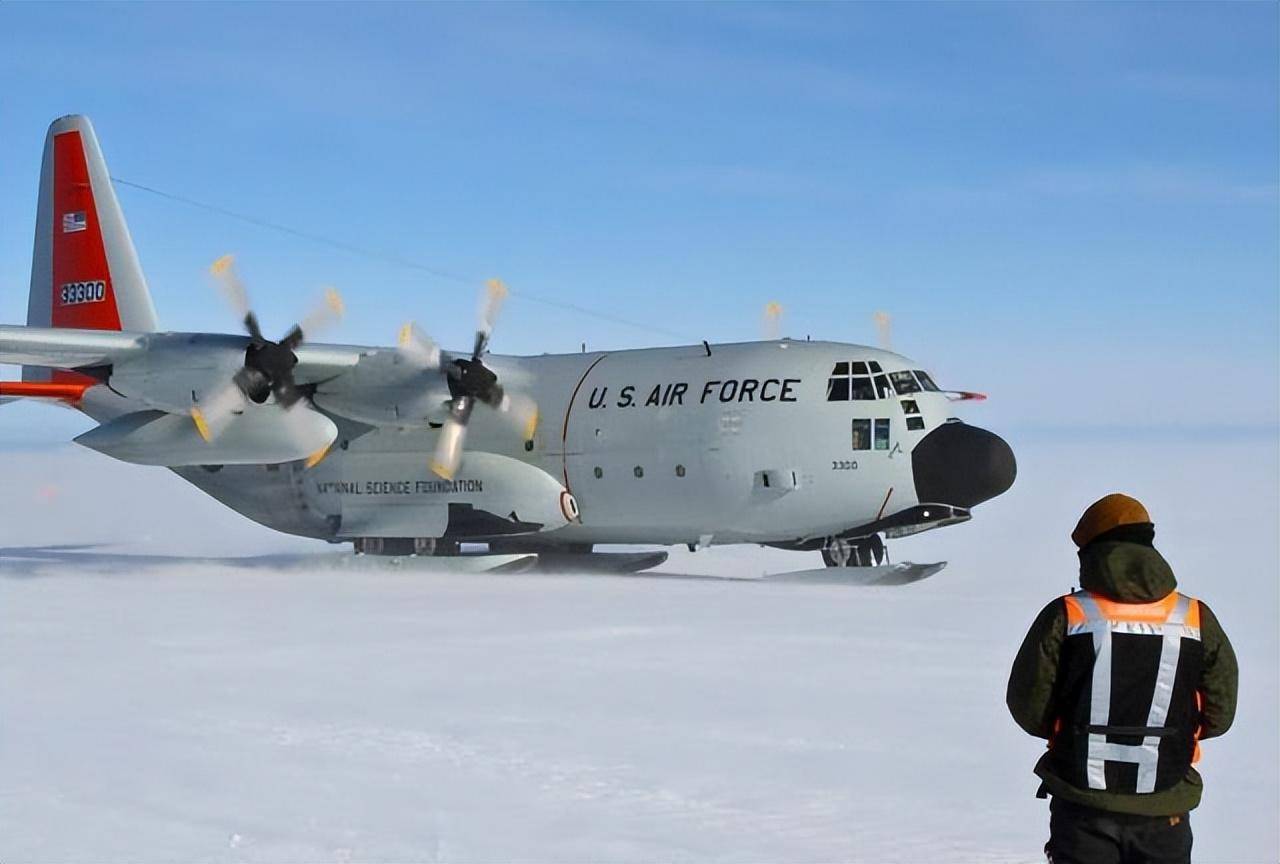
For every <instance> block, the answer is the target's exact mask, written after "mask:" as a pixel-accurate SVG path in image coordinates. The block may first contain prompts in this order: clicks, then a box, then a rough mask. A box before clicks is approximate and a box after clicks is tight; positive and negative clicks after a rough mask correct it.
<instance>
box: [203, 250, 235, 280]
mask: <svg viewBox="0 0 1280 864" xmlns="http://www.w3.org/2000/svg"><path fill="white" fill-rule="evenodd" d="M234 261H235V256H234V255H223V256H222V257H221V258H219V259H218V260H217V261H214V262H213V263H212V264H211V265H209V272H211V273H212V274H213V275H214V276H221V275H222V274H223V273H226V272H227V271H228V270H230V269H231V265H232V263H233V262H234Z"/></svg>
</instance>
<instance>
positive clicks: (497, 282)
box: [484, 279, 507, 300]
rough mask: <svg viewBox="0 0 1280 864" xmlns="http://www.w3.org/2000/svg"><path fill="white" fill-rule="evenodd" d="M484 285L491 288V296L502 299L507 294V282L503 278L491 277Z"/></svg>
mask: <svg viewBox="0 0 1280 864" xmlns="http://www.w3.org/2000/svg"><path fill="white" fill-rule="evenodd" d="M484 285H485V287H486V288H488V289H489V296H490V297H492V298H494V299H495V300H501V299H502V298H503V297H506V296H507V286H506V283H504V282H503V281H502V280H501V279H490V280H489V281H488V282H486V283H484Z"/></svg>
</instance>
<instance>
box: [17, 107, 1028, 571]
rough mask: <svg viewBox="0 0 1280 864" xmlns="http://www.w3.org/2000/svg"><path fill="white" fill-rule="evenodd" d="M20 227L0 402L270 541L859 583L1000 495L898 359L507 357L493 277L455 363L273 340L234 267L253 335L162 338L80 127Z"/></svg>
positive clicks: (977, 437) (1004, 480) (226, 268)
mask: <svg viewBox="0 0 1280 864" xmlns="http://www.w3.org/2000/svg"><path fill="white" fill-rule="evenodd" d="M38 208H39V209H38V216H37V219H36V233H35V248H34V253H33V261H32V270H31V293H30V299H29V308H28V315H27V326H25V327H20V326H0V363H9V364H21V365H22V366H23V371H22V380H21V381H20V382H19V381H9V382H0V398H4V399H5V400H6V401H7V400H8V399H12V398H31V399H48V400H57V401H61V402H63V403H66V404H69V405H71V406H73V407H75V408H76V409H78V410H80V411H82V412H83V413H84V414H86V415H88V416H89V417H91V418H92V419H93V420H95V421H97V422H98V424H99V425H98V426H97V427H96V428H94V429H92V430H91V431H89V432H86V433H84V434H83V435H80V436H79V437H78V438H76V439H75V440H76V442H77V443H79V444H82V445H84V446H85V447H89V448H91V449H93V450H97V451H99V452H101V453H104V454H106V455H108V456H111V457H114V458H116V459H120V460H124V461H126V462H132V463H137V464H141V465H160V466H164V467H167V468H170V469H172V470H173V471H175V472H176V473H177V474H178V475H180V476H181V477H183V478H184V479H186V480H187V481H189V482H190V483H192V484H193V485H195V486H196V487H198V488H200V489H202V490H203V491H205V492H207V493H208V494H210V495H212V496H213V497H214V498H216V499H218V500H219V501H221V502H222V503H224V504H226V505H227V506H229V507H231V508H233V509H234V510H236V511H237V512H239V513H241V514H243V515H244V516H247V517H248V518H250V519H253V520H255V521H257V522H259V523H261V524H263V525H266V526H268V527H271V528H274V529H276V530H278V531H283V532H286V533H289V534H297V535H302V536H305V537H314V538H320V539H324V540H328V541H330V542H334V543H344V542H350V543H353V544H354V546H355V550H356V551H357V552H366V553H374V554H387V555H401V554H415V553H416V554H426V553H430V554H437V555H450V554H459V552H460V549H461V545H462V544H463V543H466V544H468V546H469V547H470V544H487V545H488V548H489V550H490V551H491V552H493V553H538V554H541V555H550V556H561V557H560V560H571V559H565V558H564V557H563V556H586V557H587V558H592V559H594V558H596V557H597V556H598V555H599V554H600V553H598V552H596V553H595V554H593V550H594V549H595V547H597V546H600V545H607V544H656V545H676V544H688V545H689V546H690V547H691V548H698V547H702V546H706V545H709V544H728V543H754V544H763V545H768V546H775V547H780V548H783V549H793V550H810V551H811V550H821V551H822V555H823V558H824V560H825V562H826V564H827V566H828V567H848V566H864V567H865V566H873V565H883V564H885V563H886V562H887V559H886V556H885V553H884V543H883V538H885V537H900V536H905V535H909V534H914V533H917V532H920V531H925V530H928V529H931V528H938V527H942V526H946V525H952V524H955V523H958V522H963V521H965V520H967V519H969V518H970V510H971V508H973V507H974V506H975V505H977V504H979V503H981V502H983V501H986V500H988V499H990V498H992V497H994V496H996V495H999V494H1001V493H1002V492H1004V491H1005V490H1006V489H1008V488H1009V487H1010V485H1011V484H1012V483H1013V480H1014V475H1015V470H1016V469H1015V463H1014V457H1013V453H1012V451H1011V450H1010V448H1009V446H1008V445H1007V444H1006V443H1005V442H1004V441H1003V440H1001V439H1000V438H999V437H997V436H996V435H994V434H992V433H991V432H987V431H985V430H983V429H979V428H977V427H974V426H971V425H968V424H965V423H963V422H961V421H960V420H958V419H957V418H956V417H954V416H953V414H952V410H951V409H952V403H953V401H955V400H957V399H963V398H976V394H968V393H950V392H945V391H943V390H941V389H940V388H939V387H938V386H937V385H936V384H935V383H934V380H933V378H932V377H931V376H930V375H929V374H928V373H927V372H925V371H923V370H922V369H921V368H920V364H918V363H915V362H913V361H911V360H909V359H908V358H906V357H903V356H900V355H898V354H894V353H890V352H888V351H884V350H878V349H875V348H870V347H866V346H861V345H850V344H841V343H835V342H816V341H814V342H810V341H807V340H806V341H804V342H798V341H790V340H785V339H782V340H771V341H763V342H749V343H742V344H725V345H708V344H706V343H703V344H700V345H694V346H682V347H674V348H654V349H644V350H630V351H599V352H584V353H580V354H567V355H543V356H538V357H510V356H499V355H497V354H490V353H488V347H489V336H490V333H491V331H492V328H493V319H494V316H495V314H496V312H497V308H498V306H499V305H500V303H501V300H502V296H503V294H504V293H505V289H504V288H503V287H502V285H501V283H499V282H496V281H495V282H491V283H489V285H488V290H487V293H486V296H485V297H484V298H483V299H482V311H481V322H480V327H479V332H478V333H477V334H476V338H475V343H474V346H473V348H472V350H471V351H469V352H467V353H459V354H454V353H449V352H446V351H442V350H440V349H439V348H438V347H436V346H435V344H434V343H432V342H431V341H430V340H429V339H427V338H426V337H425V336H424V335H423V334H421V333H420V332H419V331H418V330H417V329H416V328H415V327H413V326H412V325H408V326H406V328H405V329H404V330H403V331H402V332H401V338H400V340H399V344H398V345H397V346H394V347H386V348H383V347H359V346H351V345H329V344H317V343H314V342H311V341H307V337H309V336H311V335H312V333H313V331H314V330H315V329H317V327H318V326H320V325H322V324H324V323H325V322H326V320H328V319H330V318H332V317H334V316H335V315H336V314H337V313H338V311H339V309H340V301H339V300H338V298H337V297H336V295H333V294H330V295H329V296H328V297H327V299H326V302H325V304H323V305H322V306H321V307H320V309H319V311H318V312H317V313H315V314H313V315H312V316H310V317H309V318H307V319H305V320H304V321H303V323H302V324H300V325H298V326H295V327H294V328H293V329H291V330H290V331H289V332H288V333H287V334H286V335H285V336H284V337H283V338H281V339H280V340H279V341H273V340H272V339H270V338H268V337H267V336H266V335H264V334H263V332H262V330H261V329H260V328H259V325H258V320H257V318H256V316H255V315H254V314H253V312H252V311H250V308H249V304H248V301H247V298H246V293H245V291H244V288H243V286H242V284H241V283H240V281H239V279H238V278H237V276H236V271H235V268H234V265H233V264H232V262H231V261H230V259H229V258H224V259H221V260H219V261H218V262H217V263H216V264H215V265H214V268H213V270H214V276H215V278H216V280H217V281H218V283H219V284H220V285H221V287H222V288H223V290H224V291H225V292H226V294H227V296H228V297H229V298H230V299H231V301H232V303H233V304H234V305H235V307H236V308H237V311H238V314H239V315H240V316H241V317H242V318H243V322H244V326H245V329H246V331H247V334H246V335H221V334H212V333H172V332H165V331H162V330H160V328H159V326H158V324H157V319H156V313H155V309H154V307H153V305H152V301H151V296H150V293H149V291H148V288H147V283H146V280H145V278H144V277H143V274H142V270H141V268H140V266H139V263H138V258H137V254H136V252H135V251H134V247H133V244H132V241H131V240H130V237H129V232H128V229H127V227H126V225H125V221H124V216H123V214H122V212H121V209H120V205H119V203H118V202H117V200H116V196H115V193H114V191H113V188H112V183H111V179H110V176H109V175H108V173H107V167H106V163H105V162H104V161H103V157H102V153H101V150H100V149H99V146H98V141H97V138H96V136H95V135H94V132H93V127H92V126H91V125H90V123H89V121H88V119H87V118H84V117H80V116H69V117H63V118H61V119H59V120H57V121H55V122H54V123H53V124H52V126H51V127H50V129H49V132H48V136H47V138H46V140H45V148H44V160H43V164H42V168H41V173H40V191H39V202H38ZM475 548H477V549H479V548H481V547H480V546H476V547H475ZM664 554H665V553H660V554H658V555H657V556H644V557H641V558H640V559H628V560H629V561H631V562H632V563H633V564H634V565H635V567H643V566H651V565H652V564H653V563H655V562H656V561H658V560H661V558H662V557H663V556H664ZM604 557H607V556H604ZM578 560H585V559H578ZM832 575H835V574H834V573H833V574H832ZM851 575H852V574H851Z"/></svg>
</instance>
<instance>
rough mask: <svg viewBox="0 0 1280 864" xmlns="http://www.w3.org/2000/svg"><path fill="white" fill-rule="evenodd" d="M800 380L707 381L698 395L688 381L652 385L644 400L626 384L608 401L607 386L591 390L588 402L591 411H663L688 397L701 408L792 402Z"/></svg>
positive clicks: (681, 403)
mask: <svg viewBox="0 0 1280 864" xmlns="http://www.w3.org/2000/svg"><path fill="white" fill-rule="evenodd" d="M800 380H801V379H799V378H765V379H763V380H761V379H759V378H741V379H738V378H730V379H729V380H727V381H707V382H704V383H703V385H702V392H701V394H698V395H694V393H690V392H689V382H688V381H672V382H670V383H666V384H654V385H653V387H652V388H651V389H649V390H648V391H647V392H648V395H647V396H645V397H644V398H643V399H642V398H641V393H642V392H644V391H640V392H637V386H636V385H635V384H627V385H626V386H625V387H622V388H621V389H619V390H618V392H617V395H616V396H615V397H614V398H613V399H612V400H610V398H609V387H608V386H607V385H606V386H604V387H593V388H592V389H591V398H590V400H589V401H588V402H587V405H588V407H590V408H635V407H655V408H664V407H668V406H673V405H684V404H685V398H686V397H688V400H689V404H694V401H695V399H696V404H698V405H704V404H706V403H707V402H795V401H796V395H795V388H796V386H797V385H798V384H800Z"/></svg>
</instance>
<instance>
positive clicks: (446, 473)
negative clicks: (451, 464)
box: [431, 460, 453, 480]
mask: <svg viewBox="0 0 1280 864" xmlns="http://www.w3.org/2000/svg"><path fill="white" fill-rule="evenodd" d="M431 471H432V473H433V474H436V475H438V476H440V477H441V478H443V479H445V480H452V479H453V472H452V471H450V470H449V469H448V468H447V467H446V466H444V465H441V464H440V463H439V462H436V461H435V460H432V462H431Z"/></svg>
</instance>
